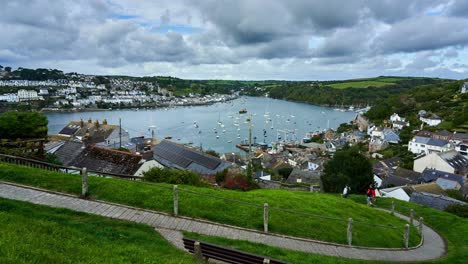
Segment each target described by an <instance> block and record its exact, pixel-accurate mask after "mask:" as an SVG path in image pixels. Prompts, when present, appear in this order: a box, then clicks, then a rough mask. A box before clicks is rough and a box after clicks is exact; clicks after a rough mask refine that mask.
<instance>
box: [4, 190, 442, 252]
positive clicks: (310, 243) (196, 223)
mask: <svg viewBox="0 0 468 264" xmlns="http://www.w3.org/2000/svg"><path fill="white" fill-rule="evenodd" d="M0 197H4V198H8V199H13V200H19V201H26V202H30V203H35V204H41V205H48V206H52V207H59V208H68V209H71V210H75V211H80V212H86V213H90V214H95V215H101V216H105V217H110V218H115V219H121V220H128V221H132V222H136V223H143V224H147V225H150V226H152V227H155V228H156V230H158V231H160V232H161V234H162V235H163V236H164V237H166V238H167V239H169V240H170V241H171V242H174V243H176V244H177V243H179V244H178V245H179V246H180V243H181V242H182V241H180V242H177V241H178V240H181V237H182V236H181V234H180V232H181V231H188V232H194V233H199V234H203V235H209V236H218V237H225V238H229V239H239V240H247V241H251V242H256V243H262V244H266V245H270V246H274V247H280V248H285V249H290V250H296V251H302V252H307V253H313V254H320V255H326V256H334V257H341V258H352V259H363V260H381V261H423V260H432V259H437V258H440V257H442V256H444V255H445V254H446V246H445V242H444V240H443V239H442V238H441V237H440V236H439V235H438V234H437V233H436V232H435V231H434V230H432V229H431V228H429V227H428V226H426V225H424V226H423V234H424V243H423V244H422V246H420V247H418V248H415V249H409V250H404V249H395V250H392V249H365V248H356V247H348V246H343V245H338V244H333V243H326V242H320V241H315V240H310V239H302V238H294V237H288V236H281V235H275V234H265V233H262V232H259V231H255V230H250V229H245V228H239V227H234V226H228V225H221V224H216V223H213V222H209V221H203V220H197V219H192V218H188V217H174V216H171V215H169V214H165V213H160V212H155V211H150V210H142V209H138V208H134V207H129V206H125V205H120V204H112V203H108V202H102V201H93V200H85V199H81V198H79V197H77V196H73V195H69V194H62V193H56V192H50V191H46V190H42V189H37V188H32V187H26V186H22V185H16V184H10V183H4V182H0ZM399 217H401V218H404V219H406V220H408V219H407V217H405V216H401V215H400V216H399ZM382 239H384V237H382Z"/></svg>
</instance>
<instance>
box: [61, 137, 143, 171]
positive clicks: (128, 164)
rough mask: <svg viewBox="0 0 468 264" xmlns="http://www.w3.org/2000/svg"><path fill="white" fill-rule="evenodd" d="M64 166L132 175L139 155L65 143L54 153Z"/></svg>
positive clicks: (137, 164)
mask: <svg viewBox="0 0 468 264" xmlns="http://www.w3.org/2000/svg"><path fill="white" fill-rule="evenodd" d="M55 155H57V157H58V159H59V160H60V161H61V162H62V163H63V165H64V166H70V167H77V168H87V169H88V170H92V171H99V172H106V173H115V174H126V175H133V174H135V172H136V171H137V170H138V168H139V167H140V166H141V163H140V161H141V159H142V157H141V156H140V155H135V154H131V153H128V152H123V151H117V150H113V149H107V148H101V147H97V146H88V147H85V145H84V144H83V143H81V142H74V141H67V142H65V143H64V144H63V145H62V146H61V147H60V148H59V149H58V150H57V151H56V152H55Z"/></svg>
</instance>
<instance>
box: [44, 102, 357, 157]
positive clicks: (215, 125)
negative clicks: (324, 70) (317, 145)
mask: <svg viewBox="0 0 468 264" xmlns="http://www.w3.org/2000/svg"><path fill="white" fill-rule="evenodd" d="M241 109H245V110H247V113H244V114H239V110H241ZM46 116H47V118H48V120H49V126H48V127H49V133H51V134H56V133H58V132H59V131H60V130H61V129H62V128H63V127H64V126H65V125H66V124H67V123H68V122H70V121H79V120H80V118H83V120H85V122H86V121H87V120H88V118H91V119H92V120H93V122H94V120H96V119H97V120H99V122H102V120H103V119H107V122H108V123H109V124H118V123H119V118H120V119H121V120H122V128H123V129H124V130H126V131H128V132H129V133H130V136H131V137H135V136H142V135H144V136H146V137H151V135H152V134H153V133H154V136H155V137H156V138H160V139H162V138H165V137H172V139H171V140H172V141H175V142H179V143H189V144H193V145H194V146H202V148H203V149H212V150H215V151H217V152H219V153H230V152H239V151H240V150H239V149H237V148H236V146H235V145H236V144H239V143H246V142H248V137H249V128H250V126H251V128H252V142H254V141H255V142H257V143H263V142H264V143H266V144H270V143H271V142H273V141H277V140H278V139H281V140H289V141H300V140H301V139H302V138H303V137H304V136H305V135H306V133H308V132H314V131H317V130H320V131H322V130H324V129H326V128H333V129H335V128H337V127H338V126H339V124H341V123H346V122H349V121H351V120H352V119H353V118H354V117H355V116H356V113H354V112H341V111H337V110H335V109H333V108H328V107H320V106H315V105H310V104H304V103H295V102H289V101H284V100H276V99H271V98H265V97H240V98H238V99H235V100H233V101H229V102H223V103H216V104H213V105H206V106H177V107H172V108H157V109H138V110H136V109H135V110H130V109H129V110H110V111H99V112H74V113H46ZM250 119H251V120H250ZM249 120H250V121H249Z"/></svg>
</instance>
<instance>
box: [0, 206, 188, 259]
mask: <svg viewBox="0 0 468 264" xmlns="http://www.w3.org/2000/svg"><path fill="white" fill-rule="evenodd" d="M0 225H1V230H0V263H5V264H6V263H14V264H18V263H197V262H196V261H195V259H194V258H193V257H192V256H191V255H189V254H187V253H184V252H182V251H180V250H178V249H176V248H175V247H173V246H172V245H170V244H169V243H168V242H166V241H165V240H164V239H163V238H162V237H161V236H160V235H159V234H158V233H157V232H155V231H154V230H153V229H152V228H151V227H149V226H145V225H140V224H133V223H129V222H126V221H118V220H110V219H108V218H104V217H99V216H94V215H89V214H85V213H78V212H74V211H70V210H66V209H56V208H51V207H47V206H40V205H34V204H30V203H25V202H19V201H13V200H7V199H3V198H0Z"/></svg>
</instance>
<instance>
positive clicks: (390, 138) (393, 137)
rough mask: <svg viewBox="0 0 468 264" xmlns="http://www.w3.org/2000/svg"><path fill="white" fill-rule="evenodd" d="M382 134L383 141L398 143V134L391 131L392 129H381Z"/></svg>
mask: <svg viewBox="0 0 468 264" xmlns="http://www.w3.org/2000/svg"><path fill="white" fill-rule="evenodd" d="M383 134H384V139H385V141H387V142H390V143H398V142H399V141H400V136H398V135H397V134H396V133H395V131H393V130H392V129H390V128H386V129H384V130H383Z"/></svg>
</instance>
